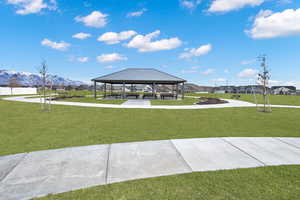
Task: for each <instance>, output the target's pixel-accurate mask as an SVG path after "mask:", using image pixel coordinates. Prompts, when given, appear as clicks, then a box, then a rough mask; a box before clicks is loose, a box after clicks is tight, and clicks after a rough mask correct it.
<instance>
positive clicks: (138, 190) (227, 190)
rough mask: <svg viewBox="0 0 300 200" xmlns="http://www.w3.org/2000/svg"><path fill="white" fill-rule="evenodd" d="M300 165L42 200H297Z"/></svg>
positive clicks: (117, 186)
mask: <svg viewBox="0 0 300 200" xmlns="http://www.w3.org/2000/svg"><path fill="white" fill-rule="evenodd" d="M299 171H300V166H277V167H263V168H252V169H238V170H224V171H214V172H198V173H192V174H182V175H175V176H167V177H158V178H151V179H144V180H135V181H129V182H123V183H116V184H111V185H103V186H98V187H92V188H87V189H82V190H77V191H73V192H67V193H63V194H58V195H53V196H52V195H51V196H48V197H45V198H41V200H42V199H43V200H54V199H55V200H58V199H64V200H66V199H72V200H77V199H78V200H81V199H84V200H96V199H101V200H129V199H130V200H141V199H144V200H160V199H170V200H194V199H199V200H290V199H293V200H296V199H299V196H300V173H299Z"/></svg>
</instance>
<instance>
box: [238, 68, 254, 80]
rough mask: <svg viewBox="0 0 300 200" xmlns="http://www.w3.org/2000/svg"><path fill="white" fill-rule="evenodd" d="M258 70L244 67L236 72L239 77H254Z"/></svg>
mask: <svg viewBox="0 0 300 200" xmlns="http://www.w3.org/2000/svg"><path fill="white" fill-rule="evenodd" d="M257 73H258V71H257V70H255V69H251V68H248V69H244V70H243V71H241V72H240V73H238V75H237V77H239V78H255V77H256V76H257Z"/></svg>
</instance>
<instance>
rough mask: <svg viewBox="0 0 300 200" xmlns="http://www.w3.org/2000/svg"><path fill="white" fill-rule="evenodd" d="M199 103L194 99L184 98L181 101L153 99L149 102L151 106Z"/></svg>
mask: <svg viewBox="0 0 300 200" xmlns="http://www.w3.org/2000/svg"><path fill="white" fill-rule="evenodd" d="M197 102H199V100H198V99H196V98H188V97H186V98H184V99H182V100H179V99H178V100H173V99H165V100H160V99H155V100H151V105H194V104H195V103H197Z"/></svg>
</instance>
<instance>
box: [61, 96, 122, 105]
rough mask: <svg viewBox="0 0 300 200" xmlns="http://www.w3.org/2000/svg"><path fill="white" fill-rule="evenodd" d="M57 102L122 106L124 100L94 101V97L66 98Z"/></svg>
mask: <svg viewBox="0 0 300 200" xmlns="http://www.w3.org/2000/svg"><path fill="white" fill-rule="evenodd" d="M59 101H68V102H82V103H104V104H122V103H124V102H125V101H126V100H123V99H111V100H110V99H95V98H94V97H84V98H71V99H70V98H67V99H61V100H59Z"/></svg>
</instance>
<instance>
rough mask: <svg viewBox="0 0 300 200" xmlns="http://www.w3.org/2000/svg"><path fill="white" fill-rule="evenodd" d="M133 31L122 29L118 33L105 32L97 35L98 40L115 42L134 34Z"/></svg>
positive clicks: (109, 42)
mask: <svg viewBox="0 0 300 200" xmlns="http://www.w3.org/2000/svg"><path fill="white" fill-rule="evenodd" d="M136 34H137V33H136V32H135V31H132V30H130V31H122V32H120V33H115V32H106V33H104V34H102V35H101V36H99V37H98V41H101V42H105V43H106V44H117V43H119V42H120V41H121V40H127V39H129V38H131V37H132V36H134V35H136Z"/></svg>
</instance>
